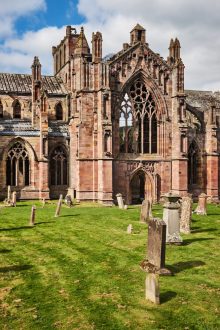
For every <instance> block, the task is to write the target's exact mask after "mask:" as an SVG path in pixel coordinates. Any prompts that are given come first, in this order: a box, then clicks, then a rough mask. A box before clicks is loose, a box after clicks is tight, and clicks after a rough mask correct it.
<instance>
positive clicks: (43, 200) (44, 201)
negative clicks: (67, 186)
mask: <svg viewBox="0 0 220 330" xmlns="http://www.w3.org/2000/svg"><path fill="white" fill-rule="evenodd" d="M41 202H42V208H44V206H45V205H46V199H45V198H44V197H43V198H42V200H41Z"/></svg>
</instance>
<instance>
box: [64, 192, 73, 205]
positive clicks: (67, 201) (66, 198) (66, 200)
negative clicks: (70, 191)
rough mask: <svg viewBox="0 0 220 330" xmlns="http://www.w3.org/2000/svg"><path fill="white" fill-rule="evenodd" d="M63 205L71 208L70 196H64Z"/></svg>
mask: <svg viewBox="0 0 220 330" xmlns="http://www.w3.org/2000/svg"><path fill="white" fill-rule="evenodd" d="M65 204H66V205H67V206H68V207H71V206H73V202H72V198H71V196H70V195H66V197H65Z"/></svg>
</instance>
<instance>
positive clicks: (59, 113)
mask: <svg viewBox="0 0 220 330" xmlns="http://www.w3.org/2000/svg"><path fill="white" fill-rule="evenodd" d="M55 110H56V120H63V108H62V105H61V104H60V103H58V104H57V105H56V109H55Z"/></svg>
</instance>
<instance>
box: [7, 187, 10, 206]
mask: <svg viewBox="0 0 220 330" xmlns="http://www.w3.org/2000/svg"><path fill="white" fill-rule="evenodd" d="M7 200H8V203H10V201H11V186H8V197H7Z"/></svg>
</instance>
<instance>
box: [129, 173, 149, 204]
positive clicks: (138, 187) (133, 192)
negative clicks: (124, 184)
mask: <svg viewBox="0 0 220 330" xmlns="http://www.w3.org/2000/svg"><path fill="white" fill-rule="evenodd" d="M145 198H149V199H152V183H151V180H150V178H149V176H148V175H147V174H146V173H145V172H144V171H142V170H140V171H138V172H137V173H135V174H134V176H133V177H132V179H131V181H130V200H131V203H132V204H141V203H142V201H143V200H144V199H145Z"/></svg>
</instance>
